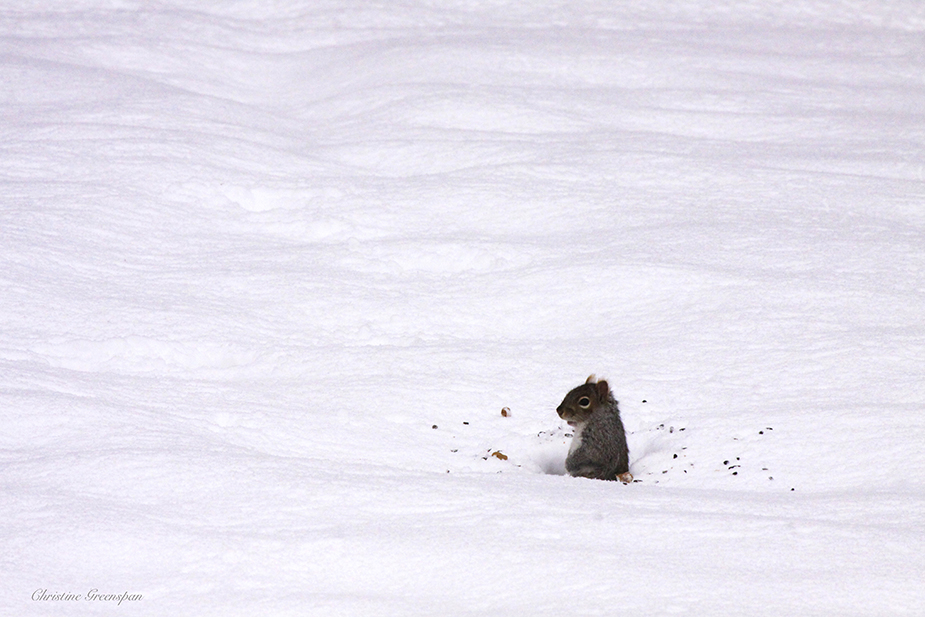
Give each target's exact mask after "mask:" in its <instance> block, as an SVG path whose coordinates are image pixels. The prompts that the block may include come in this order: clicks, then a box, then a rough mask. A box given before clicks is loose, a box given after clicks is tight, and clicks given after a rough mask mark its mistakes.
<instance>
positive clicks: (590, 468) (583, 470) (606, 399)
mask: <svg viewBox="0 0 925 617" xmlns="http://www.w3.org/2000/svg"><path fill="white" fill-rule="evenodd" d="M556 412H557V413H558V414H559V417H560V418H562V419H563V420H565V421H566V422H568V424H569V426H573V427H574V428H575V434H574V436H573V437H572V445H571V446H570V447H569V451H568V456H567V457H566V459H565V469H566V471H568V473H569V475H571V476H578V477H582V478H593V479H597V480H620V481H621V482H623V483H624V484H628V483H630V482H632V481H633V476H632V474H630V472H629V448H628V447H627V445H626V431H625V430H624V429H623V421H622V420H620V410H619V409H618V408H617V401H616V399H614V397H613V394H611V392H610V386H608V385H607V382H606V381H604V380H603V379H602V380H601V381H597V380H596V379H595V377H594V375H591V376H590V377H588V380H587V381H586V382H585V383H584V384H582V385H580V386H578V387H577V388H575V389H573V390H572V391H571V392H569V393H568V394H566V395H565V398H564V399H563V400H562V403H561V404H560V405H559V406H558V407H557V408H556Z"/></svg>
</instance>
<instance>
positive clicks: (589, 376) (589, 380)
mask: <svg viewBox="0 0 925 617" xmlns="http://www.w3.org/2000/svg"><path fill="white" fill-rule="evenodd" d="M585 383H597V378H596V377H595V376H594V373H591V374H590V375H588V378H587V379H586V380H585Z"/></svg>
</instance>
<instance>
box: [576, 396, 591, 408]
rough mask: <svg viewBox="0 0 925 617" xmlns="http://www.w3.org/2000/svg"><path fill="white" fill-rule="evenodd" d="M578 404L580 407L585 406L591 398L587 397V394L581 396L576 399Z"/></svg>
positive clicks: (589, 402)
mask: <svg viewBox="0 0 925 617" xmlns="http://www.w3.org/2000/svg"><path fill="white" fill-rule="evenodd" d="M578 404H579V405H581V406H582V407H587V406H588V405H590V404H591V399H589V398H588V397H587V396H583V397H581V398H580V399H578Z"/></svg>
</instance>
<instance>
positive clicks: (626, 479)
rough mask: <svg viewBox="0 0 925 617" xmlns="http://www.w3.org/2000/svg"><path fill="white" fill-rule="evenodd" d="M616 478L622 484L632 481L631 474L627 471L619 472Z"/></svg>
mask: <svg viewBox="0 0 925 617" xmlns="http://www.w3.org/2000/svg"><path fill="white" fill-rule="evenodd" d="M617 480H619V481H620V482H622V483H623V484H629V483H630V482H632V481H633V474H631V473H630V472H628V471H627V472H626V473H621V474H620V475H618V476H617Z"/></svg>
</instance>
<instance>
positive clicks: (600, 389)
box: [556, 375, 610, 426]
mask: <svg viewBox="0 0 925 617" xmlns="http://www.w3.org/2000/svg"><path fill="white" fill-rule="evenodd" d="M609 398H610V387H609V386H608V385H607V382H606V381H604V380H601V381H597V382H595V381H594V375H592V376H591V377H588V381H587V382H585V383H583V384H582V385H580V386H578V387H577V388H575V389H574V390H572V391H571V392H569V393H568V394H566V395H565V398H564V399H563V400H562V403H561V404H560V405H559V406H558V407H557V408H556V413H558V414H559V417H560V418H562V419H563V420H565V421H566V422H568V423H569V425H571V426H575V425H576V424H582V423H584V422H587V421H588V419H589V418H590V417H591V414H592V413H594V411H595V410H596V409H600V408H601V407H603V406H605V405H607V402H608V399H609Z"/></svg>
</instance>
